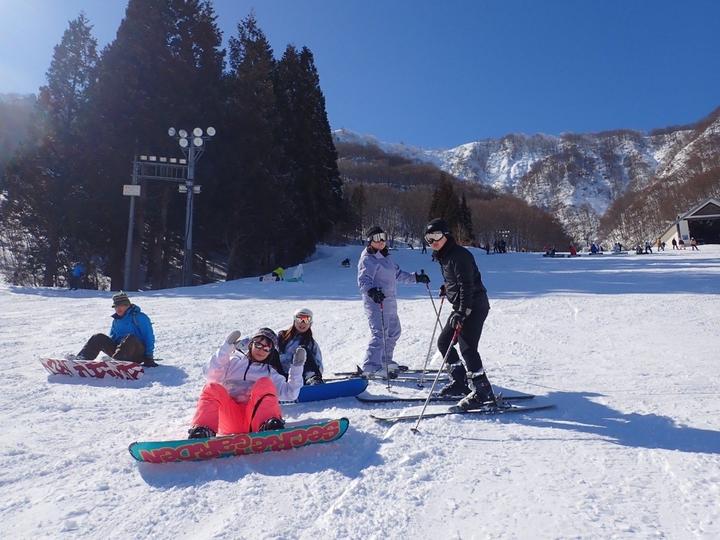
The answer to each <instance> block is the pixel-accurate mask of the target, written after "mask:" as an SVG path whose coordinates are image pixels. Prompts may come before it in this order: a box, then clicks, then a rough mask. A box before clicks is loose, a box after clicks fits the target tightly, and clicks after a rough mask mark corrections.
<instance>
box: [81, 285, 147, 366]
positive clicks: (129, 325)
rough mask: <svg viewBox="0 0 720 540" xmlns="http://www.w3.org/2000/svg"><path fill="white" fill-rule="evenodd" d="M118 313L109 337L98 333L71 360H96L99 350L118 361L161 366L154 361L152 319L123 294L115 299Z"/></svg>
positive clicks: (113, 316) (115, 307)
mask: <svg viewBox="0 0 720 540" xmlns="http://www.w3.org/2000/svg"><path fill="white" fill-rule="evenodd" d="M112 300H113V304H112V307H113V308H114V309H115V313H114V314H113V315H112V318H113V322H112V325H111V326H110V335H109V336H107V335H105V334H95V335H94V336H92V337H91V338H90V339H89V340H88V341H87V343H86V344H85V346H84V347H83V348H82V350H81V351H80V352H79V353H78V354H77V355H76V356H73V355H70V356H69V358H72V359H75V360H95V358H97V356H98V354H100V351H102V352H104V353H105V354H107V355H108V356H110V357H112V358H113V359H115V360H120V361H125V362H137V363H138V364H142V365H144V366H146V367H155V366H157V365H158V364H157V363H156V362H155V360H154V359H153V352H154V349H155V334H154V332H153V327H152V322H151V321H150V317H148V316H147V315H146V314H145V313H143V312H142V311H141V310H140V306H137V305H135V304H132V303H131V302H130V298H128V295H127V294H126V293H124V292H122V291H120V292H119V293H117V294H116V295H114V296H113V297H112Z"/></svg>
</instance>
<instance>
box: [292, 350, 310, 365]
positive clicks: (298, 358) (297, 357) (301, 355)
mask: <svg viewBox="0 0 720 540" xmlns="http://www.w3.org/2000/svg"><path fill="white" fill-rule="evenodd" d="M306 358H307V351H306V350H305V349H303V348H302V347H298V348H297V349H296V350H295V354H293V359H292V365H293V366H304V365H305V359H306Z"/></svg>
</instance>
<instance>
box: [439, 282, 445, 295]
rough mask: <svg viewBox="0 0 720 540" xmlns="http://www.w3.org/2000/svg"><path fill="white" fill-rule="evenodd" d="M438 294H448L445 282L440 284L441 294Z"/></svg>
mask: <svg viewBox="0 0 720 540" xmlns="http://www.w3.org/2000/svg"><path fill="white" fill-rule="evenodd" d="M438 296H441V297H442V296H447V289H446V288H445V284H444V283H443V284H442V285H440V294H439V295H438Z"/></svg>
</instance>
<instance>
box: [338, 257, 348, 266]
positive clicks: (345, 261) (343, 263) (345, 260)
mask: <svg viewBox="0 0 720 540" xmlns="http://www.w3.org/2000/svg"><path fill="white" fill-rule="evenodd" d="M340 265H341V266H342V267H343V268H350V258H345V259H343V260H342V262H341V263H340Z"/></svg>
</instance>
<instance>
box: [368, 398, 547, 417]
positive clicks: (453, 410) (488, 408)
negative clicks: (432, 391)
mask: <svg viewBox="0 0 720 540" xmlns="http://www.w3.org/2000/svg"><path fill="white" fill-rule="evenodd" d="M496 397H497V404H496V405H490V404H488V405H485V406H483V407H480V408H477V409H470V410H467V411H466V410H462V409H460V408H458V407H455V406H452V407H449V408H447V409H442V410H430V411H426V412H425V413H424V414H422V418H436V417H439V416H449V415H453V414H462V415H471V416H478V415H480V416H491V415H497V414H508V413H528V412H534V411H541V410H544V409H551V408H553V407H555V405H554V404H552V403H544V404H538V405H516V404H515V403H514V402H515V401H526V400H531V399H533V398H534V397H535V396H534V395H532V394H518V395H510V396H504V395H502V394H498V395H497V396H496ZM356 398H357V399H358V400H359V401H362V402H363V403H394V402H402V403H417V404H421V403H425V401H426V400H427V397H400V396H371V395H364V396H356ZM457 401H459V398H458V397H453V398H450V397H446V396H439V395H433V396H431V397H430V400H429V402H430V403H443V402H445V403H456V402H457ZM420 417H421V415H420V413H403V414H396V415H390V416H383V415H378V414H371V415H370V418H372V419H373V420H377V421H378V422H383V423H388V424H394V423H395V422H403V421H412V420H418V419H419V418H420Z"/></svg>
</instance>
